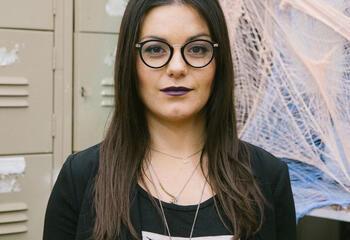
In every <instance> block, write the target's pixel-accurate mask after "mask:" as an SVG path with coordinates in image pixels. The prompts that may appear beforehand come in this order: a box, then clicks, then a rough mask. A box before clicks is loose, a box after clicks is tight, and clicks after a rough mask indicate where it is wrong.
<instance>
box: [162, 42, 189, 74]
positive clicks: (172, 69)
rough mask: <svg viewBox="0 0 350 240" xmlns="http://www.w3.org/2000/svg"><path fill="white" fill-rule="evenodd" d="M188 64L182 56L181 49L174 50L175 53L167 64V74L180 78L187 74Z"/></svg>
mask: <svg viewBox="0 0 350 240" xmlns="http://www.w3.org/2000/svg"><path fill="white" fill-rule="evenodd" d="M187 68H188V65H187V64H186V62H185V60H184V59H183V57H182V54H181V51H180V49H177V50H174V54H173V56H172V58H171V59H170V61H169V63H168V65H167V74H168V75H169V76H171V77H173V78H180V77H182V76H185V75H186V74H187Z"/></svg>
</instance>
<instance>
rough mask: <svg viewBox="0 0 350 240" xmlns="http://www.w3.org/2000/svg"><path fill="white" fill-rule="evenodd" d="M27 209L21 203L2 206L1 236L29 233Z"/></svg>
mask: <svg viewBox="0 0 350 240" xmlns="http://www.w3.org/2000/svg"><path fill="white" fill-rule="evenodd" d="M27 209H28V206H27V204H25V203H21V202H19V203H5V204H0V236H1V235H7V234H17V233H23V232H27V231H28V228H27V226H26V222H27V221H28V216H27V214H26V210H27Z"/></svg>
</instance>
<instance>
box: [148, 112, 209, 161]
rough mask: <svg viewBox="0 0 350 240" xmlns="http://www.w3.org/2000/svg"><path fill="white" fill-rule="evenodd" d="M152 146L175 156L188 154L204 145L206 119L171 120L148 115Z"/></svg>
mask: <svg viewBox="0 0 350 240" xmlns="http://www.w3.org/2000/svg"><path fill="white" fill-rule="evenodd" d="M147 120H148V126H149V131H150V136H151V148H154V149H157V150H159V151H163V152H166V153H167V154H171V155H174V156H179V157H181V156H183V157H185V156H188V155H190V154H192V153H194V152H196V151H198V150H200V149H201V148H202V147H203V144H204V139H205V121H204V118H202V117H197V118H192V119H187V120H184V121H181V122H178V121H177V122H170V121H166V120H162V119H157V118H154V117H148V119H147Z"/></svg>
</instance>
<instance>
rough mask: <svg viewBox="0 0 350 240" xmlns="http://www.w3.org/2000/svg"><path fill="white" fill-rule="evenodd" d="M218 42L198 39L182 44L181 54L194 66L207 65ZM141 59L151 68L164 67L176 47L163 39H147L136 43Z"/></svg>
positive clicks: (201, 66)
mask: <svg viewBox="0 0 350 240" xmlns="http://www.w3.org/2000/svg"><path fill="white" fill-rule="evenodd" d="M174 46H175V45H174ZM218 47H219V44H218V43H213V42H211V41H208V40H202V39H197V40H193V41H190V42H187V43H186V44H185V45H183V46H181V55H182V58H183V59H184V60H185V62H186V63H187V64H188V65H190V66H192V67H194V68H203V67H205V66H207V65H208V64H209V63H210V62H211V61H212V60H213V58H214V52H215V51H214V50H215V49H216V48H218ZM136 48H137V49H138V50H139V53H140V56H141V59H142V61H143V63H144V64H146V65H147V66H148V67H150V68H162V67H164V66H165V65H167V64H168V63H169V62H170V60H171V58H172V56H173V53H174V47H173V46H171V45H170V44H169V43H167V42H164V41H161V40H147V41H144V42H140V43H137V44H136Z"/></svg>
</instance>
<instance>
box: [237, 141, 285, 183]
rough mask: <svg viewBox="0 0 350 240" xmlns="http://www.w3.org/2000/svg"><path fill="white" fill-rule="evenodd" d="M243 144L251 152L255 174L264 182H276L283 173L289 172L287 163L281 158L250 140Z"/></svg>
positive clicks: (251, 162) (251, 161)
mask: <svg viewBox="0 0 350 240" xmlns="http://www.w3.org/2000/svg"><path fill="white" fill-rule="evenodd" d="M242 142H243V141H242ZM243 144H244V145H245V146H246V149H247V150H248V152H249V155H250V164H251V168H252V171H253V174H254V175H255V176H256V177H258V178H259V179H260V180H261V181H262V182H263V183H273V182H276V181H278V178H280V177H281V175H285V174H287V173H288V166H287V164H286V163H285V162H283V161H282V160H281V159H280V158H278V157H276V156H274V155H273V154H272V153H270V152H268V151H266V150H265V149H263V148H261V147H258V146H256V145H254V144H251V143H248V142H243Z"/></svg>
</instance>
